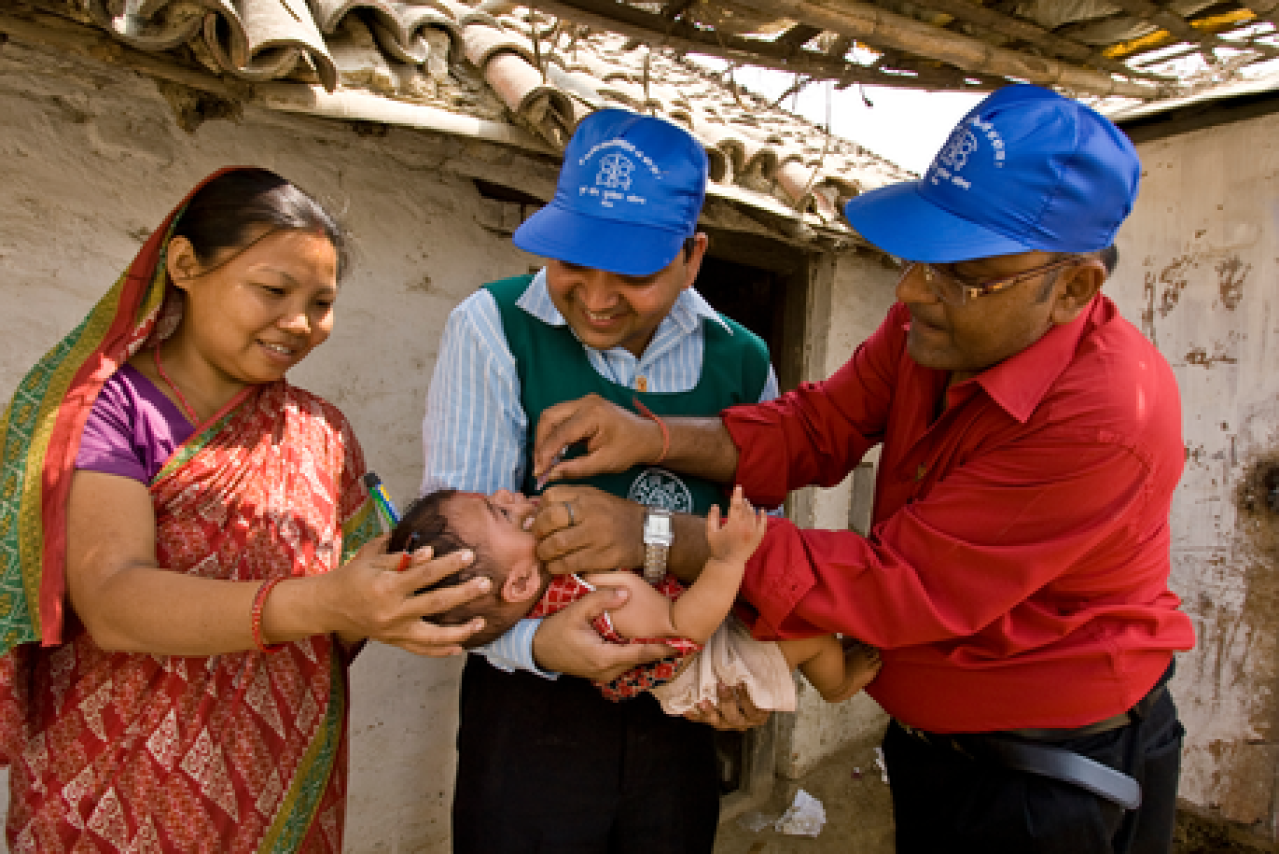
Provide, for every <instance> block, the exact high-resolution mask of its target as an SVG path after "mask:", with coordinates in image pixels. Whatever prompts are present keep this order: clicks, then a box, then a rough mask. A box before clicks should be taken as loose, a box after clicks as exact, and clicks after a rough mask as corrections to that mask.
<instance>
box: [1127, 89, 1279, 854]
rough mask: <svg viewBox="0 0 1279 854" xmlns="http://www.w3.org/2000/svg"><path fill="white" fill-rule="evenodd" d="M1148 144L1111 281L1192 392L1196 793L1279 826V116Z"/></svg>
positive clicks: (1175, 521) (1215, 807)
mask: <svg viewBox="0 0 1279 854" xmlns="http://www.w3.org/2000/svg"><path fill="white" fill-rule="evenodd" d="M1138 151H1139V152H1140V154H1141V159H1142V165H1143V177H1142V185H1141V194H1140V197H1139V199H1138V202H1137V206H1136V208H1135V210H1134V211H1133V214H1132V216H1131V217H1130V218H1129V220H1128V222H1127V223H1126V224H1125V225H1124V227H1123V229H1122V230H1121V232H1120V235H1119V240H1118V246H1119V249H1120V252H1121V258H1120V267H1119V270H1118V272H1117V274H1116V275H1115V277H1114V279H1112V281H1111V282H1110V283H1109V284H1108V285H1107V291H1108V292H1109V293H1110V295H1111V296H1112V297H1113V298H1114V299H1115V300H1116V301H1117V302H1118V304H1119V307H1120V309H1121V310H1122V312H1123V314H1124V316H1126V317H1127V318H1128V319H1130V320H1131V321H1132V322H1133V323H1135V324H1137V325H1138V326H1139V327H1140V328H1141V329H1142V331H1143V332H1144V333H1145V334H1146V336H1147V337H1149V338H1150V339H1151V340H1153V341H1154V342H1155V343H1156V345H1157V346H1158V347H1159V350H1160V351H1161V352H1162V353H1163V354H1164V356H1165V357H1166V358H1167V359H1168V362H1169V363H1170V364H1171V365H1172V367H1173V370H1174V372H1175V373H1176V375H1177V381H1178V384H1179V387H1180V390H1181V397H1182V409H1183V417H1182V424H1183V431H1184V438H1185V444H1186V469H1185V473H1184V475H1183V476H1182V479H1181V484H1180V486H1179V488H1178V491H1177V494H1176V498H1175V502H1174V504H1173V510H1172V517H1171V527H1172V537H1173V579H1172V582H1173V589H1174V590H1175V591H1176V592H1177V593H1178V594H1180V595H1181V597H1182V598H1183V607H1184V609H1185V610H1186V612H1187V613H1189V614H1190V616H1191V617H1192V619H1193V620H1194V623H1195V629H1196V633H1197V634H1198V645H1197V647H1196V649H1195V650H1194V651H1193V652H1190V653H1186V654H1183V655H1180V656H1179V657H1178V658H1179V661H1178V666H1177V676H1176V679H1175V680H1174V682H1173V693H1174V696H1175V698H1176V700H1177V704H1178V706H1179V707H1180V710H1181V716H1182V721H1183V723H1184V724H1185V726H1186V730H1187V737H1186V752H1185V756H1184V760H1183V771H1182V779H1181V795H1182V797H1183V798H1185V799H1186V801H1188V802H1189V803H1190V804H1193V805H1194V806H1196V807H1200V808H1203V809H1204V810H1206V811H1207V812H1208V813H1209V814H1210V815H1213V816H1217V817H1220V818H1224V819H1227V820H1229V821H1231V822H1234V823H1238V824H1241V825H1244V826H1247V827H1249V828H1251V829H1252V830H1253V831H1254V832H1255V833H1256V834H1258V835H1261V836H1267V837H1269V838H1271V839H1274V838H1275V830H1274V821H1275V805H1276V803H1279V791H1277V790H1276V785H1275V782H1276V772H1277V771H1279V748H1277V747H1276V742H1277V741H1279V731H1276V724H1277V723H1279V697H1277V696H1276V693H1275V688H1276V685H1277V684H1279V647H1277V644H1276V640H1277V639H1279V608H1277V607H1276V605H1277V604H1279V512H1277V511H1279V491H1276V490H1277V489H1279V480H1275V479H1274V477H1275V475H1274V473H1275V472H1276V471H1279V369H1277V367H1276V364H1277V356H1279V299H1277V298H1279V289H1277V288H1276V281H1277V280H1276V272H1277V271H1279V115H1277V114H1270V115H1264V116H1261V117H1258V118H1251V119H1248V120H1245V121H1238V122H1233V123H1230V124H1223V125H1218V126H1216V127H1210V128H1205V129H1201V130H1196V131H1193V132H1190V133H1184V134H1181V135H1178V136H1173V137H1168V138H1165V139H1162V140H1157V141H1152V142H1147V143H1143V144H1141V145H1139V146H1138ZM1268 478H1270V479H1268Z"/></svg>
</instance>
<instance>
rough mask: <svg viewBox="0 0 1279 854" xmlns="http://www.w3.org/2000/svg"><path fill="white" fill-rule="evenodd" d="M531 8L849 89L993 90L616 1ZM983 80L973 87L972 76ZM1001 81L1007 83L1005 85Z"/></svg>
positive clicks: (573, 0) (959, 77)
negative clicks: (670, 16) (779, 42)
mask: <svg viewBox="0 0 1279 854" xmlns="http://www.w3.org/2000/svg"><path fill="white" fill-rule="evenodd" d="M531 5H533V6H535V7H536V8H538V9H541V10H542V11H544V12H547V13H549V14H551V15H557V16H559V17H561V18H566V19H568V20H570V21H575V22H577V23H580V24H585V25H587V26H590V27H594V28H596V29H600V30H612V31H613V32H616V33H621V34H622V35H625V36H629V37H631V38H635V39H640V40H642V41H644V42H645V43H646V44H650V45H654V46H658V45H663V46H666V47H670V48H673V49H675V50H682V51H687V52H694V53H702V54H706V55H708V56H716V57H719V58H721V59H724V60H727V61H729V62H732V63H737V64H739V65H757V66H760V67H762V68H774V69H777V70H779V71H789V72H793V73H798V74H807V75H810V76H813V77H821V78H823V79H829V80H835V81H838V82H839V83H842V84H844V85H847V84H851V83H867V84H870V85H875V86H893V87H896V88H900V89H930V90H939V89H951V90H971V91H974V92H980V91H986V90H988V89H991V88H993V87H992V86H991V85H990V84H989V83H984V82H981V80H980V77H979V76H978V75H969V74H963V73H961V72H949V71H944V72H918V73H915V72H912V74H911V75H910V76H907V75H903V74H893V73H890V72H886V71H879V70H876V69H873V68H870V67H868V66H865V65H859V64H857V63H855V62H850V61H848V60H846V59H843V58H838V59H837V58H835V57H831V56H828V55H826V54H821V53H817V52H813V51H802V50H801V51H795V52H792V51H790V50H789V49H788V48H787V47H786V46H780V47H779V46H777V45H774V44H773V43H772V42H767V41H762V40H759V39H749V38H743V37H740V36H733V35H726V34H723V33H719V32H712V31H708V30H703V29H700V28H697V27H693V26H691V25H689V24H687V23H685V22H684V21H681V20H674V21H668V20H665V19H663V18H662V17H661V16H660V15H656V14H652V13H649V12H645V11H643V10H641V9H636V8H634V7H631V6H626V5H623V4H621V3H615V2H612V0H536V2H534V3H532V4H531ZM969 77H972V78H973V79H976V80H978V82H977V83H968V82H967V78H969ZM1001 82H1002V81H1001Z"/></svg>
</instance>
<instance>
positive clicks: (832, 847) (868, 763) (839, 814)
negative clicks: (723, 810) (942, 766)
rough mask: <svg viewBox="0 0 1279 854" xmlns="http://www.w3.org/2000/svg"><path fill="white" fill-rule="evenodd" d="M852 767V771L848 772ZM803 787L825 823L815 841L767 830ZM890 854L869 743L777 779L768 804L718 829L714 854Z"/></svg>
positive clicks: (888, 816)
mask: <svg viewBox="0 0 1279 854" xmlns="http://www.w3.org/2000/svg"><path fill="white" fill-rule="evenodd" d="M854 769H856V770H854ZM797 789H803V790H804V791H805V792H807V793H808V794H809V795H811V796H812V797H814V798H816V799H817V800H818V801H820V802H821V803H822V806H823V808H824V809H825V811H826V824H825V825H824V826H823V827H822V830H821V832H820V833H819V834H818V836H817V837H816V838H809V837H803V836H787V835H785V834H782V833H778V832H777V831H776V830H774V829H773V827H772V826H771V822H770V824H769V826H767V827H765V828H764V829H761V830H754V829H752V827H753V826H758V825H759V824H762V823H763V821H764V820H765V819H768V820H773V821H775V820H776V819H777V818H779V817H780V816H781V815H782V813H784V812H785V811H786V808H787V807H789V806H790V805H791V803H792V802H793V801H794V799H795V792H796V790H797ZM790 852H796V854H801V852H803V854H835V852H840V854H893V819H892V803H891V801H890V799H889V794H888V784H886V783H885V782H884V781H883V779H882V777H881V775H880V771H879V769H878V768H877V767H876V765H875V754H874V749H873V745H871V744H866V745H855V746H853V747H851V748H849V749H848V750H845V751H843V752H841V753H839V754H836V755H835V756H832V757H831V758H830V759H828V760H826V761H825V762H823V763H822V764H821V765H819V766H818V767H817V768H816V769H814V770H813V771H811V772H809V773H808V774H807V775H805V776H804V777H803V778H802V779H800V780H796V781H792V780H782V779H778V780H777V784H776V786H774V788H773V795H772V797H771V798H770V800H769V801H768V802H767V803H766V804H764V805H763V806H761V807H759V808H758V809H754V810H748V811H747V812H746V813H745V814H743V815H742V816H740V817H738V818H736V819H730V820H729V821H727V822H725V823H724V824H723V825H722V826H721V827H720V832H719V837H718V838H717V839H716V842H715V854H790Z"/></svg>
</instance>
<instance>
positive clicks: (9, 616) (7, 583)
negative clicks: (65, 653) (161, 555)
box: [0, 274, 164, 653]
mask: <svg viewBox="0 0 1279 854" xmlns="http://www.w3.org/2000/svg"><path fill="white" fill-rule="evenodd" d="M127 280H128V275H127V274H126V275H123V276H121V277H120V278H119V279H117V280H116V283H115V285H114V286H113V287H112V288H111V290H110V291H108V292H107V293H106V295H104V297H103V298H102V299H101V300H99V301H98V304H97V305H96V306H94V308H93V310H92V311H90V313H89V315H88V316H87V317H86V318H85V319H84V320H83V321H81V323H80V325H79V326H77V327H76V328H75V329H74V330H72V332H71V333H70V334H69V335H67V336H66V337H65V338H64V339H63V340H62V341H60V342H59V343H58V344H57V345H55V346H54V347H53V348H52V349H51V350H49V352H48V353H46V354H45V355H44V357H43V358H42V359H41V360H40V361H39V362H38V363H37V364H36V366H35V367H34V368H32V369H31V371H29V372H28V373H27V375H26V376H25V377H24V378H23V380H22V382H21V383H20V384H19V386H18V389H17V391H15V393H14V396H13V402H12V403H11V404H10V407H9V409H8V410H7V411H6V412H5V414H4V417H3V419H0V454H2V455H3V456H2V457H0V458H2V459H3V460H4V461H5V463H4V465H3V469H0V559H2V560H3V569H0V644H3V645H2V646H0V653H3V652H7V651H8V650H10V649H12V648H13V647H14V646H16V645H18V644H22V643H27V642H31V641H37V640H39V639H40V638H41V636H42V629H43V626H42V625H41V615H40V608H39V604H38V603H39V602H40V584H41V577H42V572H43V561H44V534H45V531H44V507H43V505H44V468H45V461H46V458H47V455H48V450H49V445H50V443H51V440H52V437H53V433H54V430H55V429H56V427H57V425H58V422H59V419H60V416H61V415H62V414H63V407H64V405H65V398H66V395H67V392H68V390H69V389H70V387H71V384H72V382H74V380H75V378H76V376H77V375H78V374H79V372H80V371H81V369H82V368H83V367H84V365H85V364H86V363H87V362H88V360H89V359H90V358H91V357H92V356H93V354H94V352H95V351H97V350H98V349H99V348H100V347H101V346H102V344H103V342H104V341H105V339H106V337H107V334H108V333H109V332H110V330H111V327H112V325H113V324H114V322H115V320H116V317H117V316H118V314H119V310H120V303H121V301H122V299H123V298H124V293H125V288H126V284H127ZM161 283H162V285H163V279H161ZM148 290H149V293H148V294H147V298H146V299H145V300H143V301H142V305H141V306H140V308H139V311H138V316H139V318H143V319H145V318H147V317H149V316H151V315H152V314H154V313H156V312H158V310H159V307H160V304H161V302H162V301H163V298H164V288H163V286H161V287H160V288H155V287H154V281H153V282H152V286H151V287H150V288H149V289H148ZM139 322H141V321H139ZM15 520H16V524H15Z"/></svg>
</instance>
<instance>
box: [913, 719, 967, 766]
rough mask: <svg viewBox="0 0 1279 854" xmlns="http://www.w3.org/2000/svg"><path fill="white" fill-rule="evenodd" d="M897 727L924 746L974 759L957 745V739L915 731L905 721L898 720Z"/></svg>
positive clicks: (962, 747)
mask: <svg viewBox="0 0 1279 854" xmlns="http://www.w3.org/2000/svg"><path fill="white" fill-rule="evenodd" d="M897 725H898V726H899V727H901V728H902V729H903V730H905V731H906V733H907V734H908V735H911V736H913V737H915V738H917V739H919V740H920V741H922V742H923V743H924V744H927V745H928V746H929V747H934V748H942V749H945V750H953V751H955V752H956V753H958V754H960V755H961V756H967V757H968V758H969V759H975V758H976V757H974V756H973V755H972V754H971V753H970V752H968V750H967V748H965V747H964V746H963V745H962V744H960V743H959V739H957V738H955V737H953V736H949V735H934V734H933V733H930V732H926V731H925V730H922V729H916V728H915V727H913V726H911V725H910V724H908V723H906V722H905V721H900V720H899V721H897Z"/></svg>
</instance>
